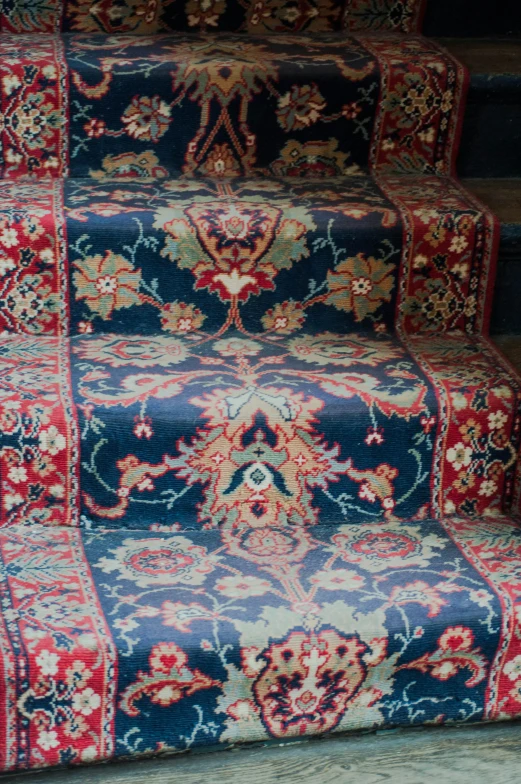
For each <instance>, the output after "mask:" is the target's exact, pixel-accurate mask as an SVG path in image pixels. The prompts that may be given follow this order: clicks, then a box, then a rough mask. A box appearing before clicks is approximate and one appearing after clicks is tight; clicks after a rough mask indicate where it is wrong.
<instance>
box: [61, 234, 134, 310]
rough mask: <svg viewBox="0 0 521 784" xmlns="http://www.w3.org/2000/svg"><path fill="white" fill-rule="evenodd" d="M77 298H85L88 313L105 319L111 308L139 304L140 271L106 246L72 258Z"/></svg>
mask: <svg viewBox="0 0 521 784" xmlns="http://www.w3.org/2000/svg"><path fill="white" fill-rule="evenodd" d="M74 267H75V268H76V270H77V271H76V272H74V273H73V280H74V285H75V286H76V289H77V297H78V299H85V300H86V301H87V304H88V306H89V309H90V310H91V311H92V313H94V314H96V315H99V316H101V318H103V319H109V318H110V317H111V316H112V314H113V313H114V311H115V310H120V309H121V308H130V307H132V305H136V304H139V302H140V300H139V296H138V289H139V284H140V281H141V273H140V272H139V271H137V270H135V269H134V267H133V265H132V264H131V262H129V261H128V260H127V259H125V258H124V257H123V256H120V255H118V254H117V253H113V252H112V251H110V250H108V251H107V252H106V253H105V255H104V256H102V255H101V254H97V255H95V256H87V257H86V258H84V259H77V260H76V261H75V262H74Z"/></svg>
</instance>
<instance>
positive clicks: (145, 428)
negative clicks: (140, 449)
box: [133, 416, 154, 439]
mask: <svg viewBox="0 0 521 784" xmlns="http://www.w3.org/2000/svg"><path fill="white" fill-rule="evenodd" d="M134 422H135V425H134V430H133V433H134V435H135V436H136V437H137V438H147V439H150V438H152V436H153V435H154V431H153V430H152V420H151V419H150V417H143V419H141V417H139V416H136V417H135V418H134Z"/></svg>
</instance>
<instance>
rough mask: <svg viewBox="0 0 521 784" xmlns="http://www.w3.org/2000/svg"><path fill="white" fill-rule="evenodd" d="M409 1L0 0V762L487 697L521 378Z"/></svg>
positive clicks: (136, 748) (504, 655) (494, 241)
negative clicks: (492, 331) (498, 323)
mask: <svg viewBox="0 0 521 784" xmlns="http://www.w3.org/2000/svg"><path fill="white" fill-rule="evenodd" d="M422 10H423V8H422V3H420V2H414V0H351V2H343V3H341V4H339V3H335V2H333V0H331V2H330V0H320V1H319V2H313V3H312V2H310V3H305V2H303V3H299V4H298V5H296V4H293V3H291V2H289V0H287V1H286V2H278V0H274V1H273V2H270V1H269V0H268V2H265V3H264V2H260V3H255V4H254V3H250V2H240V1H239V0H237V1H236V2H231V0H230V2H225V0H215V2H209V3H207V2H205V3H202V2H201V3H199V2H197V0H188V2H187V3H179V2H171V3H166V2H164V3H157V4H156V3H155V2H154V3H148V4H147V3H144V4H139V3H137V2H133V0H128V1H127V2H125V3H119V4H117V5H116V4H115V3H113V2H112V0H110V2H109V0H107V2H100V3H95V4H94V3H91V2H69V0H66V1H65V2H64V3H59V2H56V3H48V2H46V3H45V4H43V3H42V4H39V3H28V2H27V0H25V1H24V2H21V0H17V2H13V3H11V4H4V6H3V10H2V17H1V29H2V30H3V31H4V34H2V35H0V69H1V73H0V93H1V95H0V97H1V107H2V115H3V123H2V127H1V130H0V137H1V147H2V164H1V171H2V179H1V181H0V197H1V198H0V330H1V332H2V341H1V345H0V482H1V484H0V490H1V495H0V575H1V579H0V594H1V598H2V605H1V606H2V614H1V615H0V764H1V768H2V770H23V769H27V768H36V767H41V766H46V765H47V766H49V765H58V764H62V765H63V764H69V763H82V762H89V761H96V760H101V759H110V758H113V757H121V756H142V755H144V754H154V753H161V752H165V751H173V750H175V751H181V750H186V749H190V748H195V747H197V746H201V745H215V746H218V745H219V744H226V743H236V742H240V741H252V740H267V739H270V738H271V739H273V738H276V739H286V738H292V737H296V736H299V737H301V736H305V735H317V734H324V733H327V732H332V731H336V732H339V731H342V730H348V729H361V728H364V729H366V728H371V727H382V726H393V725H402V726H405V725H414V724H421V723H424V722H429V723H432V722H436V723H443V722H448V721H455V720H457V721H469V722H475V721H479V720H491V719H494V720H495V719H504V718H514V717H516V716H518V715H520V714H521V656H520V654H519V639H520V635H521V628H520V625H519V624H520V619H521V613H520V612H519V595H520V590H521V589H520V587H519V585H520V582H519V581H520V573H521V572H520V568H521V567H520V566H519V563H520V555H521V538H520V536H521V534H520V529H519V525H518V522H517V519H518V513H519V506H520V495H521V489H520V488H521V482H520V471H519V465H520V461H519V458H518V453H519V439H520V421H521V420H520V403H521V386H520V381H519V379H518V378H517V376H516V374H515V373H514V371H513V370H512V369H511V368H510V366H509V365H508V363H507V362H506V361H505V360H504V359H503V357H502V356H500V355H499V354H498V352H497V351H496V349H495V348H494V347H493V345H492V344H491V342H490V341H489V339H488V337H487V328H488V319H489V313H490V305H491V294H492V289H493V283H494V265H495V261H496V256H497V246H498V226H497V222H496V220H495V218H494V216H493V215H491V214H490V212H489V211H488V210H487V209H486V208H485V207H483V206H482V205H481V204H479V203H477V202H476V200H475V199H474V198H473V197H471V196H470V195H469V194H468V193H466V192H465V190H464V189H463V188H462V187H461V185H460V184H459V183H458V182H457V180H456V179H455V176H454V162H455V157H456V153H457V150H458V142H459V131H460V127H461V123H462V117H463V111H464V96H465V90H466V83H467V77H466V73H465V71H464V69H463V68H462V67H461V66H460V65H459V64H458V63H457V62H456V61H455V60H454V59H453V58H452V57H451V56H450V55H449V54H448V53H447V52H445V51H444V50H443V49H442V48H440V47H439V46H438V45H437V44H435V43H433V42H430V41H428V40H426V39H424V38H422V37H421V36H419V35H418V34H417V32H418V29H419V25H420V20H421V16H422ZM254 32H255V33H260V35H255V36H254V35H251V33H254ZM249 34H250V35H249Z"/></svg>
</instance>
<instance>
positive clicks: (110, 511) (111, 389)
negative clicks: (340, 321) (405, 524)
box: [0, 329, 521, 530]
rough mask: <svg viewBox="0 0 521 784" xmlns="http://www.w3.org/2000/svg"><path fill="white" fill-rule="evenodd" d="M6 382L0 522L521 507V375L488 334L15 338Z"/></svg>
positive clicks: (188, 520)
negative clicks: (517, 471) (519, 469)
mask: <svg viewBox="0 0 521 784" xmlns="http://www.w3.org/2000/svg"><path fill="white" fill-rule="evenodd" d="M0 381H1V389H2V392H1V399H2V404H3V407H4V410H5V411H6V412H9V417H8V418H7V420H6V422H7V424H6V427H7V432H6V433H5V434H4V436H3V441H2V444H3V449H2V453H1V456H0V459H1V460H2V464H3V465H2V476H3V487H2V492H3V495H2V498H3V506H2V510H1V517H0V522H1V524H2V525H13V524H17V523H29V522H30V523H46V524H61V525H64V524H68V525H73V524H76V523H77V522H78V520H79V522H80V524H81V525H82V526H85V527H88V528H91V527H94V528H98V527H101V528H106V527H109V528H122V527H123V528H126V529H130V528H151V527H154V526H156V525H174V528H175V530H178V529H179V530H184V529H192V528H194V529H200V528H201V527H202V528H215V527H224V528H236V527H238V526H239V527H240V526H246V527H253V528H255V527H258V526H264V525H286V524H288V523H291V524H293V525H295V526H297V527H299V526H302V525H304V526H305V525H312V524H314V523H316V522H321V523H324V522H335V521H339V520H343V521H346V522H350V521H354V520H368V521H371V520H372V521H377V520H379V519H385V518H386V517H389V516H393V517H397V518H398V519H422V518H423V517H425V516H429V515H431V516H434V515H436V516H439V515H440V514H454V513H457V514H461V515H464V516H467V517H476V516H477V515H482V514H486V515H493V514H497V513H498V512H501V511H503V512H508V511H509V509H510V508H511V506H512V504H514V506H515V508H516V509H517V505H518V504H519V500H518V498H517V496H518V493H519V489H520V488H519V486H518V485H519V482H518V480H515V477H514V473H513V466H512V455H513V453H514V454H515V453H516V452H517V450H518V438H519V436H518V433H519V422H518V407H519V405H520V403H521V386H520V384H519V381H518V380H517V379H516V378H515V376H514V375H513V374H512V372H511V371H510V370H509V368H508V366H507V365H506V364H505V363H504V362H503V360H502V359H501V357H500V355H499V354H498V353H497V351H496V350H495V348H494V347H493V345H492V344H491V343H490V342H488V341H487V340H486V339H485V338H470V337H467V336H465V335H463V334H461V333H446V334H442V335H439V336H438V337H436V336H433V335H426V336H423V335H414V336H409V337H408V338H407V340H406V341H405V343H404V342H403V341H401V340H399V339H398V338H397V337H396V336H392V335H389V336H386V335H374V333H373V334H360V333H356V334H354V335H345V334H344V335H341V334H340V335H339V334H335V333H333V332H331V331H324V332H320V333H313V332H310V331H308V332H306V333H302V334H300V333H297V334H295V335H288V336H280V335H276V334H273V333H271V334H265V335H262V334H256V335H249V334H248V333H245V332H244V331H241V332H237V331H234V330H232V329H229V330H227V331H226V332H225V333H222V334H216V335H213V336H209V335H205V333H204V332H203V331H202V330H201V331H199V333H198V334H196V335H194V334H188V335H187V336H186V337H182V336H176V335H171V334H165V333H162V334H156V335H114V334H101V335H86V336H85V335H79V336H76V337H73V338H58V337H44V336H19V335H18V336H17V335H12V336H9V337H7V338H4V340H3V343H2V345H1V347H0ZM71 410H72V412H73V413H71ZM6 416H7V414H6ZM22 423H23V429H22V428H21V425H22ZM50 423H52V424H50ZM38 444H39V445H40V446H39V450H37V447H38ZM35 450H36V451H37V453H38V454H40V456H41V455H42V454H43V456H44V465H43V466H42V462H41V459H33V458H31V455H33V454H34V453H35ZM43 468H45V471H44V470H43ZM22 471H23V480H24V483H28V485H29V486H30V487H31V488H32V491H31V493H30V494H29V496H28V497H27V498H25V499H24V498H23V497H22V496H21V495H20V493H19V492H18V482H19V481H21V480H20V476H19V474H20V472H22Z"/></svg>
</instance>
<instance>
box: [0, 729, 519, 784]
mask: <svg viewBox="0 0 521 784" xmlns="http://www.w3.org/2000/svg"><path fill="white" fill-rule="evenodd" d="M520 778H521V723H519V724H494V725H486V726H474V727H465V728H463V727H461V728H460V727H451V728H444V727H439V728H429V729H417V730H386V731H383V732H377V733H373V734H368V735H362V736H360V735H355V736H351V737H345V736H344V737H338V738H334V739H330V740H316V741H308V742H307V743H306V742H301V743H292V744H279V745H275V746H270V747H268V748H266V747H256V748H249V749H242V750H229V751H216V752H213V753H206V754H201V753H199V754H186V755H180V756H178V757H174V758H169V759H163V760H149V761H145V760H144V761H141V762H131V763H114V764H112V765H97V766H94V767H88V768H76V769H75V770H64V771H58V772H54V771H51V772H48V771H47V772H43V773H35V772H34V771H32V772H30V773H27V774H20V775H17V776H5V777H0V782H1V784H29V782H30V784H144V783H145V782H146V783H147V784H202V783H204V784H214V782H216V783H217V782H222V784H384V782H385V784H430V783H431V782H435V784H519V780H520Z"/></svg>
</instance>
